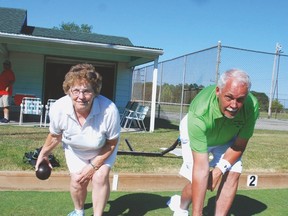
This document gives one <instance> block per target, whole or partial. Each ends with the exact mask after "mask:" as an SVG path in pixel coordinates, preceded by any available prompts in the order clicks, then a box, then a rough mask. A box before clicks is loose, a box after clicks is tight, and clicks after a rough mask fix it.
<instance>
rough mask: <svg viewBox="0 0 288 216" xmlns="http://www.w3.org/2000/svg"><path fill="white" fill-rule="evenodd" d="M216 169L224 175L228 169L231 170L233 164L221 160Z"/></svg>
mask: <svg viewBox="0 0 288 216" xmlns="http://www.w3.org/2000/svg"><path fill="white" fill-rule="evenodd" d="M216 167H218V168H219V169H220V170H221V172H222V173H223V174H224V173H225V172H226V171H227V170H228V169H230V167H231V164H230V163H229V161H227V160H225V159H220V161H219V162H218V163H217V164H216Z"/></svg>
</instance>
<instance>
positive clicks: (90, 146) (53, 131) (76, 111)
mask: <svg viewBox="0 0 288 216" xmlns="http://www.w3.org/2000/svg"><path fill="white" fill-rule="evenodd" d="M101 85H102V78H101V76H100V74H98V73H97V72H96V71H95V68H94V67H93V66H92V65H90V64H78V65H76V66H73V67H71V69H70V71H69V72H68V73H67V74H66V76H65V80H64V82H63V89H64V92H65V94H66V96H64V97H62V98H60V99H59V100H57V101H56V102H55V103H54V104H53V106H52V107H51V110H50V127H49V134H48V136H47V138H46V141H45V144H44V146H43V148H42V151H41V152H40V154H39V157H38V160H37V163H36V166H35V169H36V170H37V169H38V166H39V164H40V163H41V162H42V161H43V160H45V161H47V162H48V163H49V160H48V155H49V154H50V153H51V151H52V150H53V149H54V148H55V147H56V146H57V145H58V144H59V143H60V142H62V144H63V148H64V151H65V158H66V163H67V166H68V168H69V172H70V175H71V181H70V193H71V197H72V200H73V203H74V207H75V210H74V211H72V212H71V213H70V214H68V215H70V216H73V215H84V203H85V199H86V195H87V186H88V184H89V182H90V181H91V182H92V186H93V187H92V188H93V189H92V200H93V211H94V216H96V215H102V213H103V211H104V208H105V205H106V203H107V200H108V198H109V194H110V185H109V172H110V169H111V167H112V166H113V164H114V162H115V159H116V155H117V148H118V143H119V136H120V130H121V127H120V117H119V112H118V110H117V108H116V106H115V104H114V103H113V102H111V101H110V100H109V99H107V98H106V97H104V96H102V95H100V90H101ZM50 166H51V164H50Z"/></svg>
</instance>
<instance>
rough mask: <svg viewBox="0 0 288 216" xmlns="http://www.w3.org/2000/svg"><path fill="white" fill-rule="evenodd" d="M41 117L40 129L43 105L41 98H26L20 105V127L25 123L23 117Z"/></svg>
mask: <svg viewBox="0 0 288 216" xmlns="http://www.w3.org/2000/svg"><path fill="white" fill-rule="evenodd" d="M24 114H25V115H40V127H41V126H42V114H43V105H42V102H41V99H40V98H31V97H24V98H23V99H22V103H21V104H20V117H19V125H22V123H23V115H24Z"/></svg>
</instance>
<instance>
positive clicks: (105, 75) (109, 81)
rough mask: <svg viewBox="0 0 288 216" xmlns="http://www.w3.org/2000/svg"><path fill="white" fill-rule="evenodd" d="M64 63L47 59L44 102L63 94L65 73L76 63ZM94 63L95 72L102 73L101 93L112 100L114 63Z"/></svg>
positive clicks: (114, 77) (114, 74)
mask: <svg viewBox="0 0 288 216" xmlns="http://www.w3.org/2000/svg"><path fill="white" fill-rule="evenodd" d="M63 62H64V63H61V62H59V60H58V62H55V61H51V62H50V61H47V62H46V66H45V78H44V86H45V90H44V104H46V103H47V100H48V99H59V98H60V97H62V96H64V95H65V94H64V92H63V88H62V84H63V81H64V77H65V74H66V73H67V72H68V71H69V69H70V68H71V66H73V65H75V64H77V63H78V62H77V63H70V62H69V63H65V61H63ZM91 64H93V65H94V67H95V69H96V71H97V72H99V73H100V74H101V75H102V90H101V95H103V96H105V97H107V98H109V99H110V100H112V101H114V99H115V98H114V92H115V82H116V81H115V79H116V64H114V63H110V64H105V63H103V64H102V63H91Z"/></svg>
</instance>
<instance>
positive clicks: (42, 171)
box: [36, 161, 51, 180]
mask: <svg viewBox="0 0 288 216" xmlns="http://www.w3.org/2000/svg"><path fill="white" fill-rule="evenodd" d="M50 175H51V168H50V167H49V165H48V164H47V163H46V162H45V161H43V162H42V163H40V164H39V167H38V170H37V171H36V177H37V178H38V179H41V180H46V179H48V178H49V177H50Z"/></svg>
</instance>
